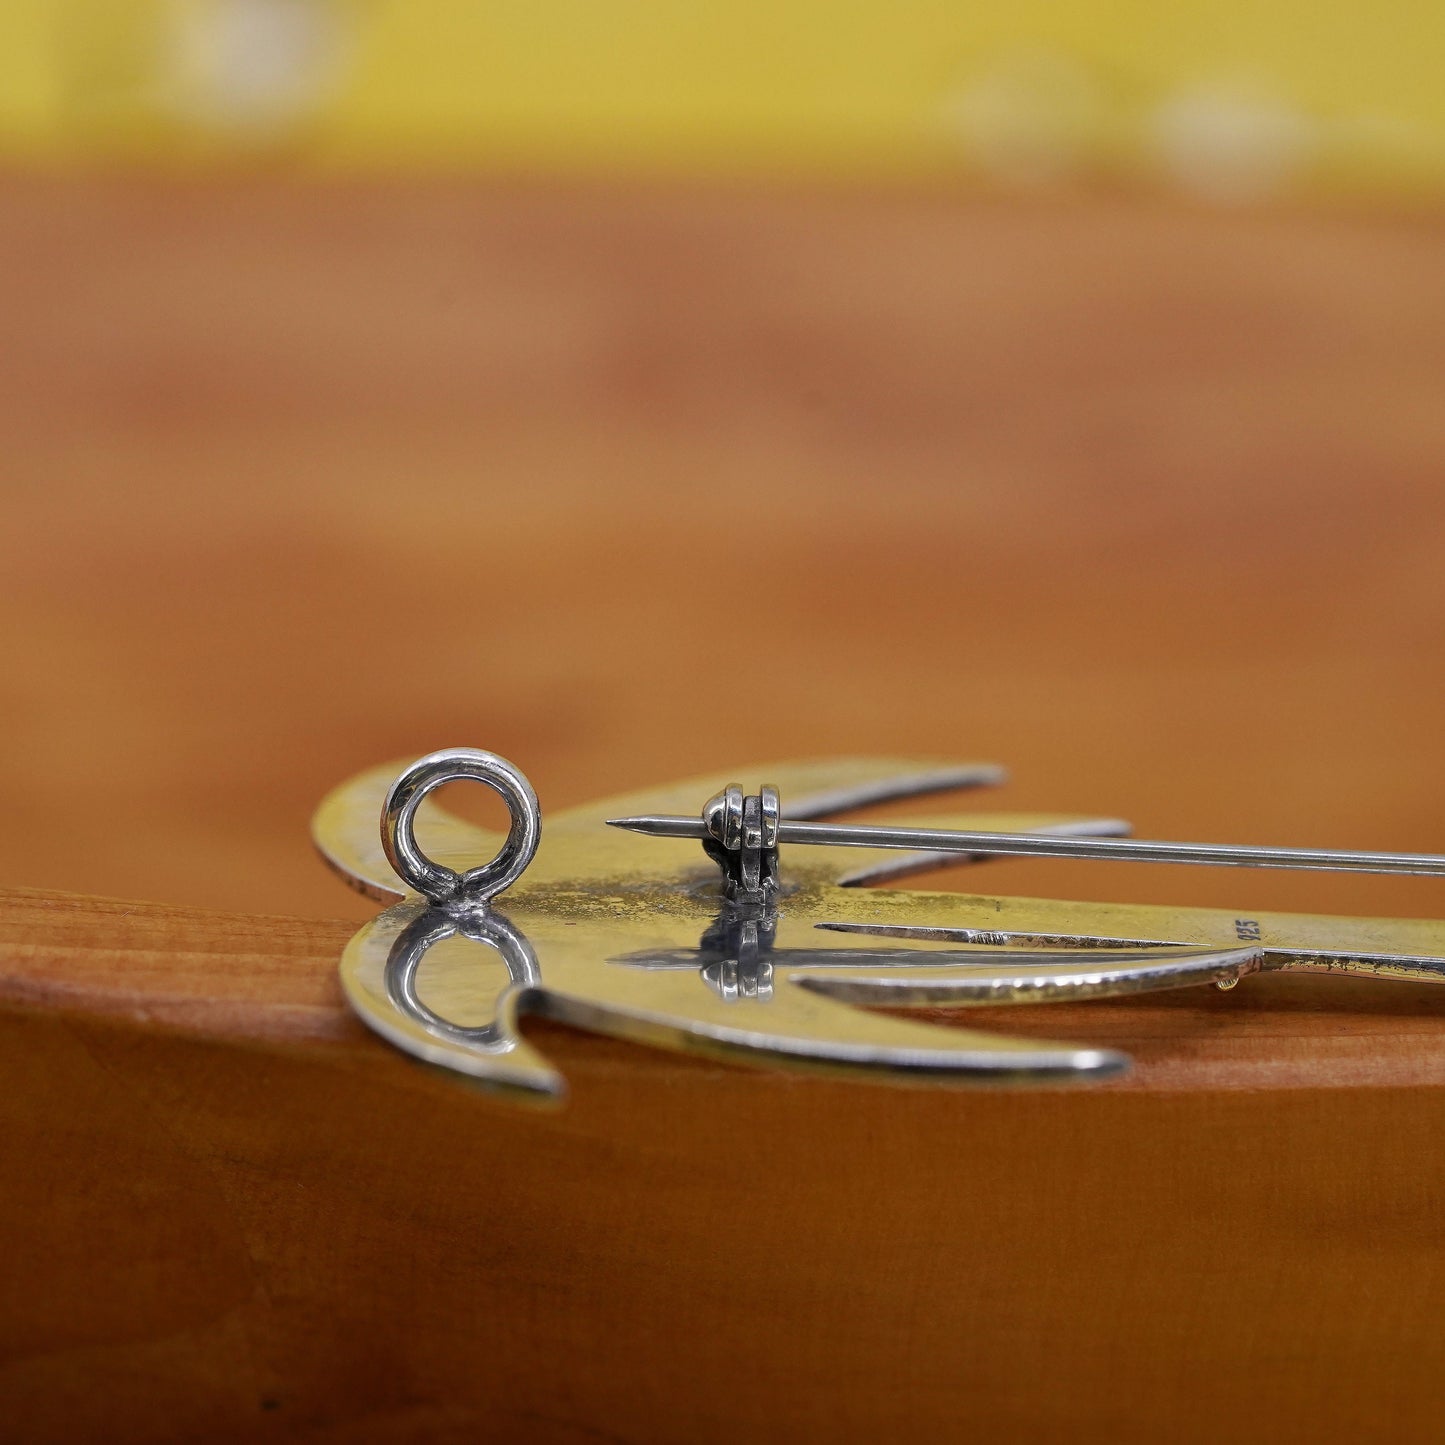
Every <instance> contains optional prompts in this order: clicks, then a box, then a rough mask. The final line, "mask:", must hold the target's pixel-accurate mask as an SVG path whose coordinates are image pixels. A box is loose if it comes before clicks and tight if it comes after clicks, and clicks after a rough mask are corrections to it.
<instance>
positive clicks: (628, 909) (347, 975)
mask: <svg viewBox="0 0 1445 1445" xmlns="http://www.w3.org/2000/svg"><path fill="white" fill-rule="evenodd" d="M401 767H402V765H399V764H393V765H390V766H387V767H383V768H377V769H374V770H372V771H370V772H368V773H366V774H363V775H362V776H360V777H358V778H355V779H353V780H352V781H351V782H349V783H347V784H345V785H343V786H342V787H340V788H338V789H337V790H336V791H335V792H333V793H332V794H331V795H330V796H329V797H328V798H327V799H326V800H325V801H324V802H323V803H322V805H321V807H320V809H319V810H318V813H317V815H316V819H315V822H314V825H313V831H314V835H315V838H316V841H317V845H318V847H319V848H320V850H321V852H322V853H323V855H324V856H325V857H326V858H327V859H328V861H329V862H330V863H331V864H332V866H333V867H335V868H336V869H337V870H338V871H339V872H340V873H341V874H342V875H343V876H344V877H345V878H347V880H348V881H350V882H351V883H353V884H354V886H356V887H358V888H359V889H361V890H362V891H363V892H366V893H369V894H370V895H371V896H373V897H377V898H382V899H396V898H398V897H401V896H402V895H403V892H404V890H403V888H402V886H401V884H400V881H399V880H398V879H397V877H396V875H395V874H394V873H393V872H392V871H391V868H390V866H389V864H388V863H387V861H386V857H385V854H384V851H383V849H382V845H381V839H380V835H379V832H378V828H377V822H376V820H377V818H378V816H379V815H380V813H381V811H382V804H383V800H384V799H385V797H386V795H387V792H388V789H389V788H390V786H391V784H392V782H393V780H394V779H395V778H396V777H397V775H398V772H399V771H400V769H401ZM733 771H734V772H736V771H737V770H733ZM905 774H906V775H910V782H909V784H908V785H907V786H906V787H904V788H903V789H902V791H904V792H909V793H914V794H917V793H922V792H927V791H934V790H935V788H936V787H937V786H940V785H939V784H938V783H937V781H936V780H937V779H939V778H946V777H949V776H954V777H962V776H967V770H965V771H964V772H963V773H959V774H953V775H947V774H940V773H936V772H935V773H930V772H928V771H927V770H924V769H921V768H920V765H919V764H917V763H915V762H909V761H904V760H896V759H868V760H845V761H837V762H827V763H817V764H792V765H783V766H772V767H768V768H760V769H755V770H752V771H751V774H750V775H751V776H766V777H770V778H773V779H776V781H777V783H778V784H779V786H780V788H781V790H782V796H783V798H784V799H785V806H786V808H787V813H788V816H790V817H792V816H797V817H806V816H820V815H821V814H823V813H827V812H834V811H839V810H841V809H842V808H844V807H847V806H849V805H850V804H851V803H853V802H854V801H856V800H857V799H858V798H863V799H864V800H865V801H868V800H873V799H877V798H883V797H887V796H895V795H897V793H898V791H899V787H898V785H897V784H896V783H895V785H894V787H893V788H892V789H890V787H889V782H888V780H889V779H894V780H896V779H898V778H899V777H900V775H905ZM930 779H932V780H934V782H933V783H930V781H929V780H930ZM723 787H724V783H723V780H722V779H720V778H717V777H713V778H699V779H691V780H689V781H686V782H682V783H676V784H672V785H669V786H667V787H663V788H657V789H652V790H649V791H647V792H645V793H640V794H635V795H631V796H628V797H625V798H614V799H609V800H606V801H603V802H598V803H591V804H587V805H585V806H583V807H580V808H574V809H570V810H567V811H565V812H561V813H556V814H549V815H548V816H547V818H546V821H545V826H544V828H543V830H542V840H541V846H540V848H539V849H538V851H537V854H536V857H535V859H534V860H533V862H532V864H531V866H530V867H529V868H528V869H527V871H526V873H525V874H524V875H523V876H522V877H521V878H520V879H519V880H518V881H517V882H516V883H515V884H514V885H513V886H512V887H511V888H510V889H509V890H508V891H507V892H506V893H505V894H504V895H502V896H501V897H500V899H499V900H498V903H497V907H496V908H482V909H475V910H471V911H470V912H469V911H468V910H466V909H456V908H453V909H450V910H446V909H441V908H438V907H436V906H434V905H430V904H428V903H427V902H426V901H425V900H423V899H420V898H417V897H416V896H415V895H410V896H409V897H408V898H407V900H406V901H404V902H401V903H399V904H397V905H396V906H394V907H392V908H390V909H388V910H387V911H386V912H385V913H383V914H381V915H380V917H378V918H377V919H375V920H373V921H372V922H371V923H370V924H368V925H367V926H366V927H364V928H363V929H362V930H361V932H360V933H358V934H357V935H356V937H355V938H354V939H353V940H352V942H351V944H350V945H349V946H348V947H347V949H346V953H345V956H344V958H343V961H342V966H341V973H342V980H343V984H344V986H345V988H346V992H347V995H348V997H349V998H350V1000H351V1002H352V1003H353V1005H354V1006H355V1007H356V1008H357V1010H358V1011H359V1012H360V1014H361V1015H362V1017H363V1018H365V1019H366V1021H367V1022H368V1023H369V1024H370V1025H371V1026H372V1027H373V1028H375V1029H377V1030H378V1032H380V1033H382V1034H383V1035H384V1036H386V1037H387V1038H389V1039H391V1040H392V1041H393V1042H394V1043H397V1044H398V1045H400V1046H401V1047H403V1048H405V1049H407V1050H408V1051H409V1052H412V1053H413V1054H415V1055H417V1056H418V1057H421V1058H423V1059H426V1060H428V1061H430V1062H432V1063H436V1064H440V1065H443V1066H445V1067H447V1068H450V1069H453V1070H456V1071H458V1072H460V1073H463V1074H467V1075H470V1076H471V1077H473V1078H475V1079H478V1080H479V1081H481V1082H484V1083H487V1084H490V1085H496V1086H500V1087H503V1088H509V1089H511V1090H513V1091H516V1092H518V1093H521V1094H525V1095H528V1096H531V1097H533V1098H548V1097H556V1096H558V1095H559V1094H560V1093H561V1092H562V1091H563V1083H562V1080H561V1079H560V1078H559V1076H558V1075H557V1074H556V1072H555V1071H554V1070H553V1069H552V1068H551V1067H550V1065H548V1064H547V1062H546V1060H545V1059H543V1058H542V1057H541V1055H540V1054H539V1053H538V1052H537V1051H536V1050H535V1049H534V1048H533V1047H532V1046H531V1045H529V1044H528V1043H527V1042H526V1041H525V1040H524V1039H523V1038H522V1036H521V1034H520V1032H519V1031H518V1028H517V1018H518V1015H519V1014H520V1013H523V1012H536V1013H540V1014H543V1015H546V1016H550V1017H553V1018H557V1019H561V1020H563V1021H565V1022H569V1023H572V1024H575V1025H578V1026H581V1027H584V1028H589V1029H594V1030H598V1031H602V1032H607V1033H611V1034H614V1035H617V1036H620V1037H624V1038H630V1039H636V1040H638V1041H641V1042H646V1043H652V1044H658V1045H664V1046H667V1047H674V1048H682V1049H686V1050H691V1051H696V1052H703V1053H710V1054H718V1055H722V1056H726V1057H729V1058H732V1059H734V1060H736V1061H739V1062H752V1063H772V1064H789V1065H796V1066H803V1067H809V1068H821V1069H831V1070H838V1069H846V1070H864V1071H867V1072H869V1073H872V1074H875V1075H877V1076H879V1077H884V1078H892V1079H895V1080H896V1079H899V1078H906V1079H911V1080H915V1081H916V1080H920V1079H929V1080H934V1081H941V1082H972V1083H1002V1084H1018V1083H1027V1082H1034V1083H1037V1082H1051V1083H1058V1082H1066V1081H1079V1080H1087V1079H1091V1078H1100V1077H1107V1076H1109V1075H1111V1074H1115V1073H1118V1072H1119V1071H1121V1070H1122V1069H1124V1068H1125V1067H1127V1059H1126V1058H1125V1057H1124V1056H1122V1055H1119V1054H1117V1053H1114V1052H1111V1051H1108V1050H1103V1049H1091V1048H1087V1047H1077V1046H1074V1045H1066V1044H1051V1043H1046V1042H1040V1041H1033V1040H1027V1039H1021V1038H1011V1037H1004V1036H1001V1035H996V1034H992V1033H986V1032H982V1031H978V1030H965V1029H962V1028H958V1027H952V1026H945V1025H939V1024H936V1023H924V1022H914V1021H910V1020H907V1019H900V1018H896V1017H893V1016H891V1015H888V1014H882V1013H878V1012H873V1011H870V1010H867V1009H864V1008H860V1007H858V1005H879V1004H882V1005H886V1006H889V1007H893V1008H897V1007H910V1006H928V1007H934V1008H937V1007H940V1006H942V1007H952V1006H972V1007H976V1006H980V1005H989V1004H1018V1003H1027V1002H1047V1001H1049V1000H1052V999H1078V998H1087V997H1104V996H1111V995H1120V994H1129V993H1142V992H1145V991H1149V990H1154V989H1161V988H1176V987H1181V986H1184V985H1189V984H1203V983H1214V984H1216V985H1218V986H1220V987H1225V988H1227V987H1232V986H1233V985H1234V984H1235V983H1236V982H1237V981H1238V980H1239V978H1240V977H1242V976H1244V975H1246V974H1249V973H1252V972H1255V971H1257V970H1260V969H1285V968H1288V969H1298V970H1307V971H1325V972H1341V973H1353V974H1367V975H1369V976H1373V977H1388V978H1406V979H1416V980H1419V979H1422V978H1425V979H1439V980H1445V924H1442V923H1439V922H1433V921H1417V920H1392V919H1351V918H1328V917H1316V916H1309V915H1292V914H1267V913H1266V914H1258V915H1256V916H1254V917H1251V918H1241V917H1238V916H1236V915H1234V914H1232V913H1229V912H1226V911H1224V910H1217V909H1199V908H1168V907H1158V906H1153V905H1148V906H1146V905H1133V904H1091V903H1076V902H1064V901H1057V900H1049V899H1030V898H1009V897H996V896H989V895H980V894H960V893H931V892H923V891H918V890H912V889H910V890H901V889H893V888H888V887H878V888H868V889H859V888H856V887H851V886H846V885H844V884H843V882H842V879H843V878H845V877H846V878H849V879H852V878H857V877H859V876H879V877H887V876H890V875H892V874H896V873H897V872H899V871H902V869H901V868H900V864H899V857H900V855H899V854H897V853H896V852H895V853H890V852H889V851H888V850H885V849H878V850H871V851H870V850H867V849H849V850H848V852H847V854H846V855H845V856H846V859H847V863H848V871H847V872H846V873H844V872H843V871H842V870H841V869H840V863H839V859H838V856H837V855H836V854H835V853H834V852H833V850H831V849H830V848H826V847H813V846H804V845H786V846H785V848H784V850H783V862H782V883H781V886H780V888H779V890H778V892H777V896H776V906H775V907H772V906H766V907H765V906H763V905H762V904H760V903H751V904H750V903H748V902H747V901H742V902H737V901H729V900H728V899H726V898H725V897H724V896H723V892H722V889H721V886H720V877H719V872H718V869H717V867H716V865H715V864H714V863H712V862H710V861H709V860H708V858H706V857H705V856H704V855H703V853H702V851H701V850H700V849H699V848H697V847H696V845H692V846H689V845H687V844H684V843H680V842H678V841H675V840H671V839H665V838H651V837H646V836H639V835H636V834H627V833H622V832H619V831H617V830H616V829H612V828H609V827H607V826H606V819H607V818H609V817H614V816H617V815H618V814H619V813H667V812H680V811H683V810H686V809H689V808H694V807H696V806H697V804H698V800H699V799H702V798H706V797H708V796H709V795H710V794H712V793H716V792H719V791H721V790H722V788H723ZM795 804H796V810H795V806H794V805H795ZM906 825H912V826H925V827H931V828H939V827H944V826H959V827H963V828H967V829H970V830H973V831H984V832H1010V831H1012V832H1024V831H1027V832H1035V833H1043V832H1050V831H1056V832H1060V833H1071V834H1087V833H1089V832H1091V831H1097V832H1111V831H1112V832H1117V831H1119V830H1120V828H1121V827H1122V825H1120V824H1118V823H1117V822H1116V821H1115V820H1089V819H1080V818H1065V817H1057V816H1039V815H1019V814H1006V813H999V814H969V815H958V816H952V817H948V818H927V819H917V820H909V823H908V824H906ZM416 830H417V836H418V840H419V842H420V844H421V846H422V848H423V849H424V850H425V851H426V853H427V854H428V855H429V856H430V857H431V858H433V859H435V860H436V861H437V862H438V863H440V864H442V865H443V866H444V867H450V868H452V869H454V870H455V871H457V872H458V873H461V872H465V871H466V870H467V869H468V868H472V867H474V866H475V865H476V864H477V863H478V862H479V861H482V860H485V859H486V858H488V857H491V856H492V855H493V854H494V853H496V852H497V851H498V849H499V848H500V847H501V845H502V843H503V838H502V836H501V835H499V834H494V833H491V832H488V831H487V830H485V829H482V828H478V827H475V826H473V825H472V824H470V823H465V822H462V821H461V820H459V819H457V818H455V817H452V816H450V815H448V814H446V813H445V812H443V811H442V810H441V809H440V808H438V807H436V806H435V805H434V804H433V803H431V802H430V801H428V802H426V803H424V804H423V805H422V806H421V808H420V810H419V811H418V813H417V817H416ZM906 856H907V855H905V858H906ZM929 861H932V862H935V863H936V862H937V861H939V860H937V859H936V858H932V859H929V858H923V859H920V860H917V862H916V863H915V866H921V865H922V864H923V863H927V862H929ZM954 861H957V860H954ZM965 861H966V860H965Z"/></svg>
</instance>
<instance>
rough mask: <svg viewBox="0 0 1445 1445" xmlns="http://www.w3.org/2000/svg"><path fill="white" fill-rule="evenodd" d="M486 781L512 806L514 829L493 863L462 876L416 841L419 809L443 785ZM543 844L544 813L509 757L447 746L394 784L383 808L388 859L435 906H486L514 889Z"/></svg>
mask: <svg viewBox="0 0 1445 1445" xmlns="http://www.w3.org/2000/svg"><path fill="white" fill-rule="evenodd" d="M462 780H471V781H473V782H478V783H485V784H486V785H487V787H489V788H491V789H492V791H493V792H495V793H497V794H499V795H500V796H501V799H502V801H503V802H504V803H505V804H506V805H507V812H508V813H509V814H510V816H511V820H512V826H511V829H510V831H509V832H508V833H507V840H506V842H505V843H503V844H502V847H501V850H500V851H499V852H498V854H497V856H496V857H495V858H493V859H492V861H491V862H490V863H482V864H480V865H479V866H477V867H475V868H468V869H467V871H466V872H465V873H458V872H457V871H456V870H455V869H454V868H448V867H446V865H445V864H442V863H437V862H434V861H433V860H432V859H430V858H428V857H427V855H426V854H425V853H423V852H422V850H421V847H420V845H419V844H418V843H417V841H416V810H417V809H418V808H419V807H420V806H421V802H422V799H423V798H425V797H426V795H427V794H428V793H430V792H431V791H432V790H433V789H435V788H439V787H441V785H442V784H443V783H451V782H459V781H462ZM541 840H542V810H541V808H540V807H538V805H537V795H536V794H535V793H534V792H533V791H532V785H531V783H529V782H528V781H527V780H526V778H524V777H523V776H522V774H521V772H520V771H519V770H518V769H517V768H515V767H513V765H512V764H511V763H509V762H508V761H507V760H506V759H505V758H499V757H498V756H497V755H496V754H495V753H484V752H481V751H479V750H478V749H475V748H446V749H443V751H441V752H437V753H431V754H429V755H428V756H426V757H424V758H422V759H420V761H418V762H415V763H413V764H412V765H411V767H409V768H408V769H407V770H406V771H405V772H404V773H402V774H401V776H400V777H399V778H397V780H396V781H395V782H394V783H393V784H392V785H391V787H390V789H389V790H388V791H387V794H386V801H385V802H384V803H383V804H382V810H381V843H382V847H383V848H384V849H385V850H386V860H387V862H388V863H390V864H391V866H392V867H393V868H394V869H396V872H397V875H398V877H400V878H401V880H402V882H404V883H405V884H407V886H408V887H411V888H414V889H416V891H417V892H418V893H420V894H421V895H422V897H424V898H428V899H430V900H431V901H432V902H433V903H451V902H453V901H457V902H461V903H465V904H471V905H476V904H482V903H485V902H486V901H487V900H488V899H490V898H494V897H496V895H497V894H498V893H501V892H502V891H503V890H504V889H506V888H509V887H510V886H511V885H512V884H513V883H515V882H516V881H517V879H518V878H520V877H521V876H522V874H523V873H524V872H525V871H526V868H527V864H529V863H530V862H531V861H532V859H533V857H534V856H535V854H536V852H537V844H538V843H540V842H541Z"/></svg>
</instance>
